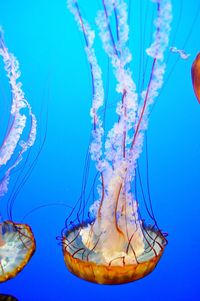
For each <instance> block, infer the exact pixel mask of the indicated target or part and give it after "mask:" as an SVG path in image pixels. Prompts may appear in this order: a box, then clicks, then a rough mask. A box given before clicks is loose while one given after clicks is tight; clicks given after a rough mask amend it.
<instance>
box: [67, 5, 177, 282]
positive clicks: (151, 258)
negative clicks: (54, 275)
mask: <svg viewBox="0 0 200 301" xmlns="http://www.w3.org/2000/svg"><path fill="white" fill-rule="evenodd" d="M152 2H153V3H154V4H152V5H155V10H156V15H157V16H156V19H155V21H154V26H155V29H154V34H153V40H152V44H151V45H150V47H149V48H148V49H146V54H147V56H148V57H149V59H150V60H151V68H150V70H149V71H150V72H149V80H148V82H147V86H146V88H144V89H143V91H142V93H138V91H137V89H138V88H137V87H136V83H135V82H134V79H133V76H132V72H131V70H130V62H131V60H132V54H131V52H130V49H129V46H128V42H129V25H128V7H127V4H126V1H124V0H102V10H100V11H98V13H97V18H96V24H97V26H98V29H99V36H100V39H101V42H102V44H103V49H104V51H105V52H106V54H107V56H108V58H109V60H110V62H111V65H112V69H113V74H114V76H115V78H116V82H117V84H116V91H117V93H118V95H119V98H120V100H119V102H118V103H117V104H116V113H117V115H118V117H117V122H115V123H114V125H113V127H112V128H111V129H110V130H109V131H108V132H107V133H106V131H105V129H104V120H103V118H104V117H102V114H101V111H105V109H106V104H105V96H104V94H105V93H104V84H103V78H102V70H101V67H100V65H99V63H98V60H97V56H96V54H95V49H94V39H95V32H94V31H93V30H92V29H91V27H90V25H89V23H88V22H87V21H86V20H85V19H84V18H83V17H82V12H81V9H80V7H79V4H78V1H77V0H68V8H69V10H70V11H71V13H72V14H73V15H74V17H75V20H76V23H77V25H78V27H79V30H80V31H82V33H83V35H84V40H85V43H86V47H85V51H86V54H87V59H88V62H89V65H90V69H91V75H92V93H93V100H92V107H91V111H90V115H91V118H92V124H93V126H92V141H91V144H90V155H91V158H92V160H94V161H95V162H96V169H97V171H98V173H97V177H98V176H99V182H100V183H99V185H98V186H97V190H98V199H97V200H95V202H94V203H93V204H92V206H91V207H90V209H89V214H88V219H84V216H85V215H84V213H85V210H86V207H87V202H88V199H87V198H86V197H85V196H83V195H82V196H81V199H80V202H78V203H77V204H76V206H75V207H74V210H73V211H72V212H71V214H70V215H69V217H68V219H67V220H66V227H65V228H64V230H63V232H62V245H63V253H64V260H65V263H66V265H67V267H68V269H69V270H70V271H71V272H72V273H74V274H75V275H77V276H79V277H81V278H84V279H86V280H88V281H92V282H96V283H104V284H116V283H125V282H130V281H134V280H137V279H139V278H142V277H144V276H145V275H147V274H149V273H150V272H151V271H153V269H154V268H155V266H156V265H157V263H158V261H159V259H160V258H161V256H162V254H163V251H164V248H165V246H166V243H167V241H166V238H165V234H164V233H162V231H161V230H160V229H159V227H158V225H157V222H156V220H155V216H154V214H153V211H152V210H148V212H149V215H150V216H151V218H152V220H153V225H152V226H146V224H145V223H144V221H143V219H142V218H141V215H140V210H139V206H138V200H137V194H136V191H135V190H134V182H135V178H136V171H137V168H138V164H137V162H138V158H139V157H140V154H141V152H142V148H143V143H144V136H145V132H146V130H147V127H148V120H149V114H150V108H151V106H152V104H153V103H154V101H155V99H156V98H157V97H158V95H159V90H160V89H161V87H162V85H163V77H164V73H165V69H166V64H165V61H164V54H165V50H166V48H167V47H168V41H169V34H170V30H171V27H170V24H171V19H172V12H171V10H172V7H171V1H170V0H152ZM113 21H114V22H115V31H114V30H113ZM138 90H139V89H138ZM103 106H104V109H103V110H102V107H103ZM86 175H87V172H86ZM84 191H85V188H83V194H84ZM74 212H75V217H76V218H75V219H73V218H72V216H73V214H74ZM70 218H71V220H70Z"/></svg>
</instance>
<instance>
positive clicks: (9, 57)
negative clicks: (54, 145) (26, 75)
mask: <svg viewBox="0 0 200 301" xmlns="http://www.w3.org/2000/svg"><path fill="white" fill-rule="evenodd" d="M0 56H1V57H2V59H3V63H4V67H5V71H6V74H7V77H8V79H9V86H10V91H11V110H10V113H9V114H10V116H9V118H8V122H7V126H6V129H5V135H3V131H1V135H3V136H1V137H0V139H1V145H0V205H1V206H2V205H3V204H4V201H5V195H6V193H7V192H8V190H9V189H8V187H9V181H10V177H11V175H12V173H13V171H14V169H16V167H17V166H18V165H19V163H21V161H22V159H23V155H24V153H25V152H27V150H28V149H29V148H31V147H32V146H33V144H34V142H35V139H36V124H37V122H36V118H35V115H34V114H33V113H32V109H31V106H30V104H29V103H28V101H27V100H26V98H25V95H24V92H23V91H22V84H21V82H20V81H19V77H20V71H19V63H18V60H17V59H16V58H15V57H14V55H13V54H12V53H10V52H9V51H8V49H7V47H6V44H5V41H4V34H3V31H2V29H0ZM2 107H3V106H2ZM6 113H7V112H6ZM3 124H4V123H3V122H2V121H1V125H3ZM1 128H2V126H1ZM22 139H23V140H22ZM20 165H21V164H20ZM4 205H5V204H4ZM9 213H10V216H9V217H10V219H9V220H5V219H3V217H2V216H1V215H0V282H4V281H7V280H8V279H10V278H13V277H15V276H16V275H17V274H18V273H19V272H20V271H21V270H22V269H23V268H24V267H25V265H26V264H27V263H28V261H29V260H30V258H31V257H32V255H33V253H34V251H35V239H34V235H33V233H32V230H31V228H30V227H29V226H28V225H26V224H20V223H16V222H14V221H13V220H12V214H11V212H9ZM5 300H7V299H5ZM8 300H15V299H8Z"/></svg>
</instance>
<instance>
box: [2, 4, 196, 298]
mask: <svg viewBox="0 0 200 301" xmlns="http://www.w3.org/2000/svg"><path fill="white" fill-rule="evenodd" d="M130 2H131V19H130V24H131V32H130V47H131V49H132V50H133V52H134V60H135V61H136V63H132V68H133V71H134V75H135V80H136V82H137V81H138V80H139V79H138V76H139V75H138V74H139V72H138V69H139V67H138V62H139V59H140V56H141V55H143V54H142V52H143V50H144V49H143V48H141V44H140V30H141V22H143V24H144V19H145V11H147V1H146V0H145V1H143V0H142V5H141V6H140V5H139V2H140V1H139V0H137V1H130ZM172 3H173V5H174V10H173V17H174V21H173V31H172V40H171V42H173V45H171V44H170V46H176V47H178V48H182V47H183V46H184V50H185V51H186V52H187V53H190V54H191V56H190V57H189V59H188V60H186V61H184V60H181V59H179V60H178V61H177V63H176V64H175V62H176V59H177V55H176V54H170V52H169V51H168V55H169V60H168V62H167V63H168V73H167V74H168V76H166V77H167V78H168V81H167V83H166V85H165V86H164V88H163V90H162V92H161V95H160V97H159V99H158V102H157V104H156V106H155V108H154V110H153V113H152V115H151V121H150V125H149V130H148V141H149V147H148V155H149V168H150V174H149V177H150V185H151V194H152V199H153V205H154V208H155V213H156V216H157V219H158V222H159V225H160V227H161V229H163V231H167V232H168V233H169V237H168V238H169V244H168V246H167V248H166V250H165V253H164V256H163V257H162V259H161V261H160V263H159V264H158V266H157V268H156V269H155V271H154V272H153V273H152V274H150V275H149V276H147V277H146V278H144V279H142V280H140V281H137V282H135V283H130V284H126V285H121V286H102V285H95V284H91V283H89V282H86V281H83V280H80V279H79V278H77V277H75V276H73V275H72V274H71V273H70V272H69V271H68V270H67V269H66V267H65V264H64V260H63V256H62V250H61V247H59V246H58V242H57V241H56V236H57V235H60V231H61V229H62V227H63V225H64V221H65V218H66V216H67V214H68V213H69V209H68V208H67V207H65V206H64V205H57V206H56V205H55V206H53V204H54V203H60V204H63V203H64V204H66V205H71V206H72V205H73V204H74V203H75V201H76V199H77V198H78V196H79V193H80V188H81V181H82V171H83V166H84V160H85V154H86V149H87V143H88V139H89V131H90V117H89V109H90V103H91V83H90V73H89V68H88V64H87V61H86V57H85V53H84V50H83V47H84V40H83V37H82V34H81V33H80V32H78V30H77V27H76V24H75V22H74V19H73V16H72V15H71V14H70V13H69V12H68V10H67V8H66V3H65V1H55V0H50V1H47V0H35V1H32V0H30V1H25V0H21V1H15V0H10V1H2V0H1V1H0V24H1V25H2V27H3V28H4V31H5V39H6V43H7V46H8V47H9V50H10V51H12V52H13V53H14V54H15V55H16V56H17V58H18V59H19V61H20V67H21V72H22V77H21V80H22V82H23V88H24V91H25V93H26V97H27V99H28V100H29V102H30V103H31V105H32V108H33V111H34V112H35V114H36V115H37V118H38V142H37V143H36V146H35V149H34V148H33V150H32V152H33V155H34V152H35V154H36V153H37V151H38V147H39V145H40V143H41V141H42V139H43V137H44V132H45V125H46V121H47V117H46V116H47V114H46V112H47V110H48V122H47V128H48V129H47V140H46V142H45V146H44V149H43V151H42V154H41V156H40V158H39V160H38V163H37V165H36V167H35V169H34V171H33V173H32V174H31V176H30V177H29V179H28V181H27V183H26V185H25V186H24V187H23V189H22V190H21V192H20V194H19V195H18V197H17V199H16V201H15V204H14V207H13V219H14V220H15V221H20V220H21V219H22V218H23V216H24V215H25V214H27V213H28V212H29V211H30V210H32V209H34V208H37V207H38V206H41V205H47V207H45V208H42V209H40V210H37V211H35V212H34V213H32V214H30V215H28V216H27V218H26V219H25V222H27V223H28V224H29V225H31V227H32V229H33V232H34V234H35V238H36V241H37V251H36V253H35V255H34V256H33V258H32V259H31V261H30V263H29V264H28V265H27V266H26V267H25V269H24V270H23V271H22V272H21V273H20V274H18V276H17V277H16V278H14V279H12V280H10V281H8V282H6V283H3V284H0V292H1V293H7V294H12V295H14V296H16V297H17V298H18V299H19V300H20V301H36V300H37V301H40V300H41V301H42V300H46V301H53V300H59V301H64V300H96V301H98V300H105V301H106V300H115V301H118V300H131V299H132V300H140V301H143V300H149V301H151V300H162V301H169V300H170V301H171V300H172V301H190V300H199V299H198V298H199V297H198V296H199V294H200V286H199V269H200V260H199V251H200V239H199V215H200V189H199V170H200V133H199V129H200V106H199V105H198V102H197V100H196V98H195V96H194V93H193V90H192V83H191V74H190V70H191V65H192V62H193V60H194V58H195V56H196V54H197V53H198V52H199V51H200V41H199V30H200V16H198V18H197V20H196V22H194V20H195V15H196V13H197V10H198V6H199V0H190V1H181V0H172ZM181 4H182V8H181ZM80 6H81V8H82V10H83V12H84V16H85V17H86V18H87V19H88V20H89V21H92V22H93V23H92V24H93V25H94V21H93V20H94V12H95V11H96V9H97V7H99V6H101V1H97V0H93V1H92V0H91V1H89V0H81V1H80ZM152 7H153V5H152V4H151V6H150V9H149V11H148V18H147V23H146V27H145V31H146V39H145V44H146V45H147V46H148V44H149V41H150V34H149V32H150V31H151V29H152ZM141 20H142V21H141ZM194 23H195V24H194ZM178 24H179V27H178V31H177V33H176V29H177V25H178ZM192 25H193V26H192ZM94 26H95V25H94ZM143 28H144V26H143ZM143 32H144V30H143ZM143 37H144V35H143ZM173 38H174V40H173ZM185 42H186V45H184V43H185ZM97 53H98V55H99V58H100V61H101V63H102V64H103V66H104V67H105V68H104V71H105V73H106V72H107V59H106V56H105V55H103V54H102V48H101V44H100V43H99V42H98V43H97ZM174 64H175V67H174V68H173V66H174ZM170 70H172V71H173V72H171V73H170ZM2 73H3V67H2V65H1V75H0V77H1V76H3V75H2ZM110 77H111V78H112V73H111V76H110ZM2 81H3V83H4V82H5V78H4V79H2ZM110 84H111V86H112V85H113V83H112V79H111V80H110ZM1 89H2V84H1ZM5 93H6V95H7V97H8V98H9V92H8V88H6V87H5ZM113 95H114V93H113V94H112V91H110V94H109V97H110V102H111V103H112V101H113V99H112V96H113ZM8 110H9V108H8ZM7 113H8V111H7ZM141 165H142V166H143V163H142V162H141ZM16 177H17V174H13V177H12V180H11V185H10V189H11V187H12V185H13V183H14V181H15V179H16ZM144 178H145V173H144ZM4 202H6V198H5V199H2V200H1V204H0V205H1V206H2V207H5V203H4Z"/></svg>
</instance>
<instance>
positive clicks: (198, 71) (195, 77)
mask: <svg viewBox="0 0 200 301" xmlns="http://www.w3.org/2000/svg"><path fill="white" fill-rule="evenodd" d="M191 72H192V84H193V89H194V93H195V95H196V97H197V99H198V102H199V103H200V52H199V53H198V55H197V56H196V58H195V60H194V62H193V64H192V70H191Z"/></svg>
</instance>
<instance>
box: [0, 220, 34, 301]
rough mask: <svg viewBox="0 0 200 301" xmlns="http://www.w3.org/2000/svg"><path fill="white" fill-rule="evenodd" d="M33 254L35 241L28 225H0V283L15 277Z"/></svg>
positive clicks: (6, 223)
mask: <svg viewBox="0 0 200 301" xmlns="http://www.w3.org/2000/svg"><path fill="white" fill-rule="evenodd" d="M34 252H35V239H34V236H33V233H32V230H31V228H30V227H29V226H28V225H26V224H17V223H13V222H11V221H5V222H3V223H0V283H1V282H4V281H7V280H9V279H11V278H13V277H15V276H16V275H17V274H18V273H19V272H20V271H21V270H22V269H23V268H24V267H25V265H26V264H27V263H28V261H29V260H30V258H31V257H32V255H33V253H34ZM0 300H1V299H0ZM5 300H6V299H5ZM9 300H10V299H9Z"/></svg>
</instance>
